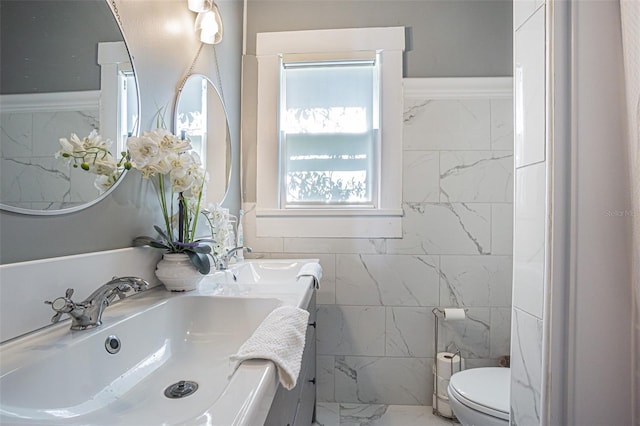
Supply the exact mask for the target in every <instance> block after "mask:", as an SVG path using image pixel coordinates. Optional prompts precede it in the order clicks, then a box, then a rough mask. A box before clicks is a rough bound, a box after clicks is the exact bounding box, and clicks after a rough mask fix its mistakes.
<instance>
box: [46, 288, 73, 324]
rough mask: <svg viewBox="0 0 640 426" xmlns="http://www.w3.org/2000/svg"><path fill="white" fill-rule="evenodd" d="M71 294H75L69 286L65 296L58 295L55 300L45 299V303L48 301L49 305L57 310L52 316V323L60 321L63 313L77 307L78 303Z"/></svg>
mask: <svg viewBox="0 0 640 426" xmlns="http://www.w3.org/2000/svg"><path fill="white" fill-rule="evenodd" d="M71 296H73V289H72V288H68V289H67V291H66V292H65V295H64V296H62V297H57V298H55V299H53V301H50V300H45V301H44V303H46V304H47V305H51V309H53V310H54V311H56V314H55V315H54V316H53V317H51V322H52V323H56V322H58V321H60V317H61V316H62V314H67V313H69V312H71V311H73V310H74V309H75V308H76V306H77V305H76V304H75V302H74V301H73V300H71Z"/></svg>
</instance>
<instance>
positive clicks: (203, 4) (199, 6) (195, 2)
mask: <svg viewBox="0 0 640 426" xmlns="http://www.w3.org/2000/svg"><path fill="white" fill-rule="evenodd" d="M187 7H188V8H189V10H190V11H192V12H196V13H200V12H206V11H207V10H210V9H211V0H187Z"/></svg>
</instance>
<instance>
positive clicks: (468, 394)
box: [447, 367, 511, 426]
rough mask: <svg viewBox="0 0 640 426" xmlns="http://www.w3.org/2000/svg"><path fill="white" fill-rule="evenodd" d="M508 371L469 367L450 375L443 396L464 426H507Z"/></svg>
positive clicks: (496, 368)
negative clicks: (445, 396) (446, 397)
mask: <svg viewBox="0 0 640 426" xmlns="http://www.w3.org/2000/svg"><path fill="white" fill-rule="evenodd" d="M510 372H511V370H510V369H509V368H501V367H486V368H473V369H470V370H464V371H461V372H459V373H455V374H454V375H452V376H451V380H450V381H449V387H448V388H447V393H448V394H449V404H450V405H451V409H452V410H453V413H454V414H455V415H456V417H457V418H458V420H459V421H460V423H462V424H463V425H464V426H506V425H508V424H509V386H510V384H509V381H510Z"/></svg>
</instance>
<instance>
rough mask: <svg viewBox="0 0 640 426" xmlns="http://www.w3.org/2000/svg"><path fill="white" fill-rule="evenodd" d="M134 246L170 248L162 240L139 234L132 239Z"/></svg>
mask: <svg viewBox="0 0 640 426" xmlns="http://www.w3.org/2000/svg"><path fill="white" fill-rule="evenodd" d="M133 245H134V246H151V247H153V248H159V249H165V250H171V246H169V245H167V244H165V243H164V242H163V241H159V240H156V239H155V238H151V237H147V236H144V235H143V236H141V237H136V238H134V239H133Z"/></svg>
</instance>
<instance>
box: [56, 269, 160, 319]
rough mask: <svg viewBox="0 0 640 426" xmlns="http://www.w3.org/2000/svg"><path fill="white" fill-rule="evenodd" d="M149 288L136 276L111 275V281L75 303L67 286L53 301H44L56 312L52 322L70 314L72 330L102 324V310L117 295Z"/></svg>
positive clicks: (71, 290) (123, 295)
mask: <svg viewBox="0 0 640 426" xmlns="http://www.w3.org/2000/svg"><path fill="white" fill-rule="evenodd" d="M147 288H149V283H148V282H147V281H145V280H143V279H142V278H137V277H113V279H111V281H109V282H108V283H106V284H103V285H101V286H100V287H98V289H97V290H96V291H94V292H93V293H91V295H90V296H89V297H87V298H86V299H85V300H84V301H82V302H80V303H75V302H74V301H73V300H71V296H72V295H73V289H72V288H68V289H67V291H66V293H65V295H64V296H63V297H58V298H57V299H54V300H53V302H51V301H45V302H44V303H46V304H48V305H51V308H52V309H53V310H54V311H55V312H56V314H55V315H54V316H53V317H52V318H51V322H52V323H56V322H58V321H60V317H62V314H69V315H70V316H71V329H72V330H87V329H89V328H94V327H98V326H99V325H101V324H102V312H104V308H106V307H107V306H109V305H110V304H111V303H112V302H113V300H114V299H115V298H116V296H118V298H119V299H124V298H125V297H126V296H127V294H126V293H127V292H130V291H131V292H133V293H139V292H141V291H143V290H146V289H147Z"/></svg>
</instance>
